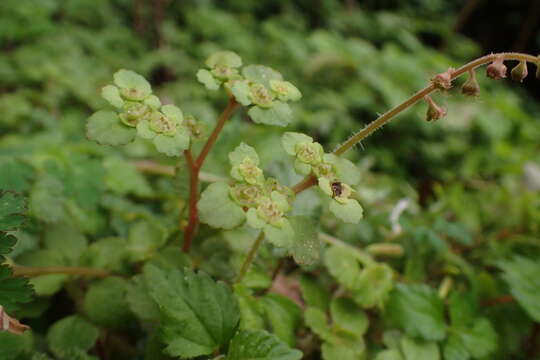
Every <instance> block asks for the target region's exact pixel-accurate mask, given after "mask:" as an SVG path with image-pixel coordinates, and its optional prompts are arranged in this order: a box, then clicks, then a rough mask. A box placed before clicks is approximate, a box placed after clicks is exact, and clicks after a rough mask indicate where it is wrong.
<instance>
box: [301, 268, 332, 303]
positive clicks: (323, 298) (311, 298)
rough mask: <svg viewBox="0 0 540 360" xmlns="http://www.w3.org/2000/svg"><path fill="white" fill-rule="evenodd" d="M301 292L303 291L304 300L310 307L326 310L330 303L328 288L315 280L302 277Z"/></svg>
mask: <svg viewBox="0 0 540 360" xmlns="http://www.w3.org/2000/svg"><path fill="white" fill-rule="evenodd" d="M300 290H301V291H302V298H303V299H304V302H305V303H306V304H307V306H308V307H316V308H319V309H321V310H326V308H327V307H328V304H329V302H330V294H329V292H328V290H327V289H326V287H324V286H322V285H321V284H320V283H319V282H318V281H317V280H316V279H315V278H313V277H311V276H308V275H302V277H301V278H300Z"/></svg>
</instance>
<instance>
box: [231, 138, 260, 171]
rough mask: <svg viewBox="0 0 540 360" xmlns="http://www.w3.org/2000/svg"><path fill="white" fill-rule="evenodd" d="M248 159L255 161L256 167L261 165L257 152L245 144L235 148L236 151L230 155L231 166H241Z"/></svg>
mask: <svg viewBox="0 0 540 360" xmlns="http://www.w3.org/2000/svg"><path fill="white" fill-rule="evenodd" d="M246 158H248V159H250V160H251V161H253V164H254V165H255V166H257V165H259V155H257V151H255V149H254V148H253V147H251V146H249V145H248V144H246V143H244V142H242V143H240V145H238V146H237V147H235V148H234V150H233V151H231V152H230V153H229V162H230V163H231V166H235V165H240V164H241V163H242V162H243V161H244V159H246Z"/></svg>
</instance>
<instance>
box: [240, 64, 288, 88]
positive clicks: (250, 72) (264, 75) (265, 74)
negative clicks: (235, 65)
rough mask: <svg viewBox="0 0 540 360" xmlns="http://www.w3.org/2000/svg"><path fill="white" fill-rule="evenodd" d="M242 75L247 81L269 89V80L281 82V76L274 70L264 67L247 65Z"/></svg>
mask: <svg viewBox="0 0 540 360" xmlns="http://www.w3.org/2000/svg"><path fill="white" fill-rule="evenodd" d="M242 75H244V77H245V78H246V79H247V80H250V81H253V82H255V83H259V84H262V85H264V86H265V87H266V88H267V89H270V88H271V87H270V80H283V76H282V75H281V74H280V73H279V72H277V71H276V70H274V69H272V68H270V67H268V66H264V65H248V66H245V67H244V68H243V69H242Z"/></svg>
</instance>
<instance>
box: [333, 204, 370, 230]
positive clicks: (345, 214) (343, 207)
mask: <svg viewBox="0 0 540 360" xmlns="http://www.w3.org/2000/svg"><path fill="white" fill-rule="evenodd" d="M329 209H330V211H331V212H332V213H333V214H334V215H335V216H336V217H337V218H338V219H340V220H341V221H343V222H346V223H350V224H358V223H359V222H360V220H361V219H362V217H364V209H362V206H360V204H359V203H358V201H356V200H355V199H348V201H347V202H346V203H345V204H342V203H340V202H337V201H336V200H331V201H330V207H329Z"/></svg>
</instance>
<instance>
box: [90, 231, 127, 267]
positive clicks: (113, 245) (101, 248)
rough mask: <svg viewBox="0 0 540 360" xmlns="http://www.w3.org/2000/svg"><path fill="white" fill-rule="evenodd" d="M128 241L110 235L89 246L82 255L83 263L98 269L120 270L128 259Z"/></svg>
mask: <svg viewBox="0 0 540 360" xmlns="http://www.w3.org/2000/svg"><path fill="white" fill-rule="evenodd" d="M126 248H127V241H126V240H125V239H122V238H114V237H108V238H103V239H99V240H98V241H95V242H93V243H92V244H90V246H89V247H87V248H86V249H85V250H84V252H83V254H82V255H81V264H82V265H84V266H89V267H93V268H97V269H105V270H110V271H120V270H121V269H122V268H123V265H124V263H125V260H126V259H127V256H128V254H127V249H126Z"/></svg>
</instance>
